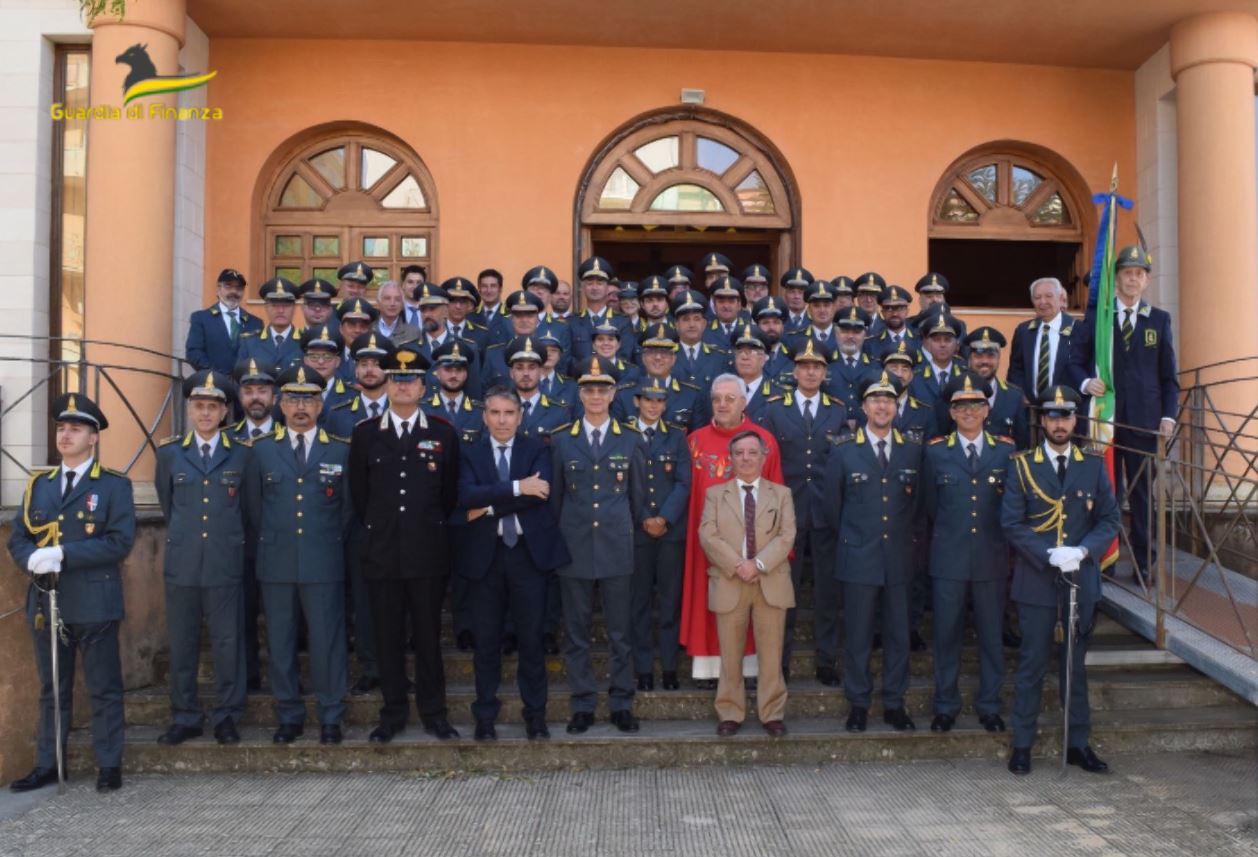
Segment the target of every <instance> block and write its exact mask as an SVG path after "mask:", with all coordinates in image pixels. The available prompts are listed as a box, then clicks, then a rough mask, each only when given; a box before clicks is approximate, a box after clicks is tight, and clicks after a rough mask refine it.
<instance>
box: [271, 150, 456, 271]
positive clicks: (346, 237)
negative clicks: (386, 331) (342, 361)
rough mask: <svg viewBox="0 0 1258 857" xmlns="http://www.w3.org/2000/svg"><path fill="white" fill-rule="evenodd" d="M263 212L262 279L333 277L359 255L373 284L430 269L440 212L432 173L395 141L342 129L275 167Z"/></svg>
mask: <svg viewBox="0 0 1258 857" xmlns="http://www.w3.org/2000/svg"><path fill="white" fill-rule="evenodd" d="M268 187H269V191H268V193H267V197H266V201H265V211H264V212H263V223H264V226H265V229H264V233H265V234H264V237H263V241H264V246H263V258H264V259H265V260H266V276H267V277H268V278H269V277H274V276H283V277H288V278H289V279H291V280H293V281H294V282H301V281H303V280H306V279H309V278H311V277H322V278H323V279H326V280H330V281H332V282H334V283H335V282H336V270H337V268H339V267H340V266H341V265H343V264H345V263H346V262H349V261H353V260H359V259H361V260H364V261H366V262H367V263H368V264H370V265H371V267H372V269H373V271H374V272H375V284H376V285H379V284H380V283H381V282H384V281H385V280H393V279H397V278H398V277H399V273H400V271H401V269H402V267H404V266H406V265H410V264H418V265H424V266H425V267H427V268H429V269H430V270H431V267H432V262H433V259H434V256H435V249H436V237H437V236H436V233H437V211H436V206H435V199H436V196H435V190H434V187H433V182H432V177H431V176H430V175H429V173H428V170H427V168H426V167H425V166H424V164H423V163H422V162H421V161H420V159H419V157H418V156H417V155H416V154H415V153H414V152H413V151H411V150H410V149H408V148H406V147H405V146H403V145H401V144H399V143H398V142H396V141H392V140H388V139H383V138H380V137H375V136H372V135H370V134H339V135H335V136H328V137H324V138H321V139H319V140H318V141H315V142H312V143H310V144H308V145H306V146H305V147H303V148H302V149H301V150H300V151H298V152H297V153H296V154H294V155H293V156H292V157H291V158H290V159H289V160H288V161H287V162H285V163H284V165H283V166H282V167H281V168H280V169H279V170H278V171H277V172H276V174H275V175H274V177H273V179H272V181H271V183H270V184H269V186H268Z"/></svg>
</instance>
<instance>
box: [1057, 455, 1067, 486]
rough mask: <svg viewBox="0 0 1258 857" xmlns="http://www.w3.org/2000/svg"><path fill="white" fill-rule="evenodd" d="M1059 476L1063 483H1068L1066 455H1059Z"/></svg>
mask: <svg viewBox="0 0 1258 857" xmlns="http://www.w3.org/2000/svg"><path fill="white" fill-rule="evenodd" d="M1057 478H1058V479H1060V480H1061V482H1062V484H1063V485H1064V484H1065V483H1066V456H1064V455H1059V456H1057Z"/></svg>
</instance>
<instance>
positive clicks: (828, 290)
mask: <svg viewBox="0 0 1258 857" xmlns="http://www.w3.org/2000/svg"><path fill="white" fill-rule="evenodd" d="M836 297H837V295H835V293H834V286H832V285H830V283H829V281H827V280H813V281H812V282H811V283H809V284H808V289H807V291H805V292H804V299H805V300H806V301H808V303H813V302H815V301H833V300H834V299H835V298H836Z"/></svg>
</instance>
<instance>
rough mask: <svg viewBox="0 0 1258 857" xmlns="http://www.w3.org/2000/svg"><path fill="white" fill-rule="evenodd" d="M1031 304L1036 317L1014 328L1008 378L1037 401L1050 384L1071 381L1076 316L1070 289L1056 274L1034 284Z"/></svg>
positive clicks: (1029, 399)
mask: <svg viewBox="0 0 1258 857" xmlns="http://www.w3.org/2000/svg"><path fill="white" fill-rule="evenodd" d="M1031 305H1032V306H1034V307H1035V318H1033V319H1031V320H1029V321H1024V322H1022V323H1021V324H1019V325H1018V326H1017V327H1015V328H1014V329H1013V347H1012V348H1011V349H1010V351H1009V371H1007V372H1006V373H1005V380H1007V381H1008V382H1009V383H1010V384H1014V385H1015V386H1017V387H1019V388H1020V389H1021V390H1022V392H1023V393H1025V394H1026V397H1027V400H1028V401H1032V402H1034V401H1036V400H1038V399H1039V397H1040V396H1042V395H1043V394H1044V392H1045V391H1047V390H1048V388H1049V387H1052V386H1055V385H1057V384H1067V383H1069V382H1070V379H1069V377H1068V376H1067V373H1068V372H1069V371H1070V354H1071V342H1072V341H1073V336H1074V334H1075V332H1076V328H1075V321H1076V319H1075V318H1074V317H1073V316H1070V315H1067V314H1066V290H1065V288H1063V287H1062V284H1061V281H1060V280H1058V279H1057V278H1056V277H1041V278H1040V279H1038V280H1036V281H1035V282H1033V283H1031ZM1079 332H1082V328H1079Z"/></svg>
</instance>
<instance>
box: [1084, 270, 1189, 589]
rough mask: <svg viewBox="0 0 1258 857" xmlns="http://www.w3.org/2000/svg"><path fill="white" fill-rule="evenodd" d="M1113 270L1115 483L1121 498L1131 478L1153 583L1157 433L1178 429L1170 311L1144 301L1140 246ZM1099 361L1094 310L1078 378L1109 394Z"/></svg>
mask: <svg viewBox="0 0 1258 857" xmlns="http://www.w3.org/2000/svg"><path fill="white" fill-rule="evenodd" d="M1114 269H1115V270H1114V290H1115V310H1114V331H1113V340H1112V342H1113V349H1112V354H1113V364H1112V367H1111V377H1112V379H1113V382H1114V423H1115V428H1114V443H1115V447H1114V483H1115V486H1114V487H1115V493H1116V494H1117V496H1119V497H1121V496H1122V494H1123V482H1124V480H1127V481H1129V482H1130V483H1131V490H1130V494H1129V498H1128V502H1129V503H1130V506H1131V549H1132V552H1133V553H1134V554H1135V559H1136V569H1137V571H1136V573H1137V574H1138V575H1139V576H1140V577H1142V578H1144V579H1145V580H1146V582H1147V580H1148V573H1149V569H1150V568H1152V567H1153V565H1154V564H1155V563H1156V562H1157V551H1156V549H1155V547H1154V546H1153V545H1151V544H1149V527H1148V521H1147V518H1148V514H1149V512H1148V510H1149V490H1150V486H1151V484H1152V481H1153V469H1154V463H1153V456H1154V453H1155V452H1156V450H1157V444H1158V442H1157V435H1158V433H1161V435H1162V436H1163V437H1164V438H1166V439H1167V440H1169V439H1170V438H1171V437H1172V436H1173V435H1174V434H1175V417H1176V414H1177V413H1178V409H1179V378H1178V375H1177V371H1176V368H1175V346H1174V344H1173V343H1172V342H1171V316H1170V314H1169V313H1168V312H1167V311H1166V310H1164V309H1158V308H1157V307H1153V306H1150V305H1149V303H1148V302H1147V301H1145V300H1143V299H1142V298H1141V295H1143V294H1144V291H1145V289H1147V288H1148V287H1149V272H1150V271H1151V270H1153V266H1152V263H1151V262H1150V261H1149V257H1148V255H1147V254H1146V253H1145V252H1144V251H1143V250H1141V249H1140V248H1139V247H1136V246H1134V245H1133V246H1131V247H1124V248H1123V249H1122V251H1121V252H1120V253H1119V254H1118V260H1117V261H1116V262H1115V263H1114ZM1096 364H1097V354H1096V320H1095V312H1090V313H1088V317H1087V318H1086V319H1085V320H1084V322H1083V324H1082V326H1081V327H1079V328H1077V329H1076V332H1075V345H1074V347H1073V348H1072V350H1071V371H1072V373H1073V376H1074V377H1073V379H1072V382H1073V383H1074V385H1075V386H1076V387H1077V388H1078V389H1079V390H1080V391H1081V392H1083V393H1084V394H1085V395H1091V396H1099V395H1102V394H1103V393H1104V392H1105V384H1104V382H1102V381H1101V379H1099V378H1096V377H1094V375H1095V374H1096Z"/></svg>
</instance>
